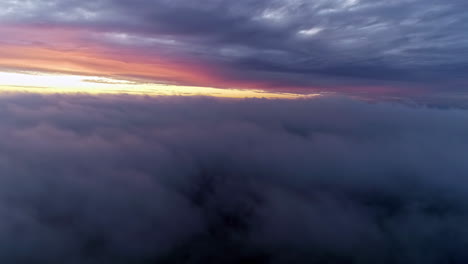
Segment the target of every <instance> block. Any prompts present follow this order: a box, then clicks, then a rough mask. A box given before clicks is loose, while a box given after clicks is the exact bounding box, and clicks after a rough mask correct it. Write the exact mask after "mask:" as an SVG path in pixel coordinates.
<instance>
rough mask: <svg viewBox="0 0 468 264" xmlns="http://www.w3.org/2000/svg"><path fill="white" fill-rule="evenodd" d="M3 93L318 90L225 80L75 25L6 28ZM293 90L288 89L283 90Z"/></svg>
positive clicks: (0, 61) (271, 94) (0, 29)
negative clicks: (95, 37)
mask: <svg viewBox="0 0 468 264" xmlns="http://www.w3.org/2000/svg"><path fill="white" fill-rule="evenodd" d="M0 34H2V35H7V36H11V38H9V39H3V40H0V91H3V92H35V93H91V94H102V93H113V94H116V93H126V94H149V95H206V96H218V97H232V98H242V97H266V98H302V97H307V96H314V95H316V94H310V95H304V94H300V93H297V94H296V93H282V92H276V91H271V89H270V87H269V86H268V84H266V83H261V82H254V81H236V80H230V79H229V78H223V77H222V74H220V73H219V72H218V69H216V68H214V67H213V66H212V65H211V66H210V65H205V64H203V63H202V62H197V63H195V62H193V61H190V60H188V59H181V58H178V59H177V58H172V57H167V56H159V55H158V53H154V52H152V53H151V55H148V54H146V52H145V51H144V50H135V49H128V48H126V47H125V45H123V46H122V45H119V44H118V43H117V44H116V43H114V44H109V43H107V44H105V43H103V42H100V41H96V40H93V39H92V36H93V34H98V35H99V34H101V33H99V32H88V31H85V30H80V29H73V28H59V27H47V26H36V27H30V26H29V27H28V26H11V25H10V26H1V25H0ZM283 90H285V91H288V89H283Z"/></svg>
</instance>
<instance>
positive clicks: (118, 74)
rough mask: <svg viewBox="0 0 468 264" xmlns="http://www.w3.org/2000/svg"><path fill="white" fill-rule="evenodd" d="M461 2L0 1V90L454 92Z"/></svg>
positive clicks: (461, 77) (461, 39) (458, 82)
mask: <svg viewBox="0 0 468 264" xmlns="http://www.w3.org/2000/svg"><path fill="white" fill-rule="evenodd" d="M466 5H467V4H466V1H464V0H451V1H446V0H392V1H374V0H317V1H302V0H244V1H227V0H206V1H185V0H155V1H147V0H25V1H18V0H3V1H1V2H0V35H1V36H2V38H1V40H0V87H1V88H2V89H4V90H10V91H13V90H21V89H23V90H28V91H31V90H32V91H34V90H33V89H32V88H50V89H55V91H58V90H59V91H62V92H66V91H73V92H76V91H85V92H90V93H97V92H113V93H123V92H129V93H154V94H163V95H167V94H179V95H180V94H187V95H193V94H204V95H219V94H222V95H223V96H227V97H232V96H233V97H243V96H249V97H250V96H254V97H255V96H258V95H260V96H261V95H265V96H266V97H269V96H272V97H275V96H276V97H283V96H285V97H291V96H292V97H294V94H296V95H297V96H302V95H307V94H312V95H314V94H319V93H345V94H364V95H372V96H374V95H378V96H415V95H418V96H422V95H423V96H427V95H430V96H432V95H445V96H446V95H447V94H448V95H450V94H459V93H460V92H463V91H464V90H463V89H464V88H465V87H466V85H467V84H468V78H467V76H466V70H467V65H468V55H467V54H468V37H467V35H466V30H465V28H466V26H467V24H468V16H467V14H466V12H465V10H464V9H463V8H462V7H466ZM205 88H221V89H223V90H213V89H205ZM225 89H235V91H225ZM246 90H254V91H246ZM36 91H37V90H36ZM43 91H44V89H42V91H41V92H43ZM50 91H51V90H49V92H50ZM283 93H287V95H284V94H283Z"/></svg>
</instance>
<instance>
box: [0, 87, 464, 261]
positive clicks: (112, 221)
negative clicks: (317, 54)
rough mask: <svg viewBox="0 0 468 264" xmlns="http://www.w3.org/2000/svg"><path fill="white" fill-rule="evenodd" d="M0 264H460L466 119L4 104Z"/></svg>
mask: <svg viewBox="0 0 468 264" xmlns="http://www.w3.org/2000/svg"><path fill="white" fill-rule="evenodd" d="M0 120H2V121H1V124H0V139H1V140H0V186H1V187H0V215H1V219H2V221H1V222H0V261H1V262H2V263H71V264H73V263H80V264H81V263H90V264H91V263H92V264H94V263H465V262H466V261H468V253H467V252H466V245H467V243H468V227H467V225H466V222H467V221H468V202H467V201H468V187H467V186H468V185H467V184H468V182H467V181H468V179H467V175H468V164H467V163H466V157H467V155H468V137H467V135H468V122H467V120H468V111H466V110H456V109H446V110H440V109H431V108H427V107H422V106H417V107H416V106H414V107H410V106H402V105H396V104H390V103H378V104H370V103H363V102H358V101H353V100H350V99H346V98H321V99H312V100H302V101H294V102H293V101H280V100H279V101H275V100H238V101H219V100H214V99H207V98H159V99H158V98H145V97H125V96H114V97H92V96H80V95H77V96H59V95H57V96H38V95H15V96H2V97H1V98H0Z"/></svg>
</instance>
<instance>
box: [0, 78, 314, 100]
mask: <svg viewBox="0 0 468 264" xmlns="http://www.w3.org/2000/svg"><path fill="white" fill-rule="evenodd" d="M1 92H27V93H42V94H51V93H68V94H76V93H88V94H136V95H150V96H171V95H177V96H214V97H227V98H278V99H280V98H284V99H295V98H304V97H312V96H317V95H318V94H309V95H303V94H294V93H275V92H267V91H262V90H241V89H219V88H210V87H195V86H177V85H165V84H151V83H139V82H132V81H128V80H118V79H112V78H105V77H98V76H81V75H63V74H43V73H34V72H0V93H1Z"/></svg>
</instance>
